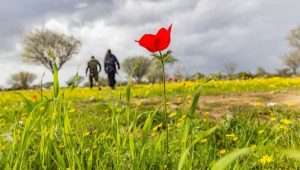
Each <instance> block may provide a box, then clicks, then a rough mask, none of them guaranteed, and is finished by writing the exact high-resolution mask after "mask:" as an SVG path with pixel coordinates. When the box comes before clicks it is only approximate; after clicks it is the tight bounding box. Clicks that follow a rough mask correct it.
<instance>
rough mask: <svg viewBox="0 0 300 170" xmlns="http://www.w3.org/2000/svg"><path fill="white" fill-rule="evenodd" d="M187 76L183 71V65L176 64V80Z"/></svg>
mask: <svg viewBox="0 0 300 170" xmlns="http://www.w3.org/2000/svg"><path fill="white" fill-rule="evenodd" d="M185 78H186V76H185V75H184V73H183V66H182V65H180V64H176V66H175V72H174V79H175V81H178V80H184V79H185Z"/></svg>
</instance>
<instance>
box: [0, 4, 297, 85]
mask: <svg viewBox="0 0 300 170" xmlns="http://www.w3.org/2000/svg"><path fill="white" fill-rule="evenodd" d="M299 11H300V2H298V1H295V0H286V1H278V0H277V1H274V0H246V1H241V0H228V1H224V0H189V1H185V2H184V3H183V1H182V0H161V1H158V0H111V1H107V0H62V1H52V0H39V1H37V0H26V1H17V0H10V1H7V2H5V5H2V6H0V21H1V23H2V24H1V25H2V27H1V28H0V36H1V47H0V67H1V68H2V70H3V72H4V74H2V75H0V84H6V80H7V78H8V76H9V74H11V73H13V72H16V71H19V70H24V69H25V70H29V71H34V70H38V73H41V72H43V71H44V68H43V67H39V66H33V65H27V64H24V63H22V62H21V57H20V52H21V50H22V46H21V44H22V38H23V36H24V34H25V33H26V32H28V31H30V30H32V29H34V28H37V27H46V28H48V29H52V30H55V31H59V32H64V33H66V34H72V35H74V36H76V37H77V38H78V39H80V40H81V41H82V44H83V45H82V48H81V52H80V54H79V55H78V56H75V57H74V59H73V60H71V61H70V62H69V63H68V64H67V65H66V66H65V67H64V69H63V70H62V72H63V74H64V75H67V76H64V77H63V78H62V80H65V79H67V78H68V76H71V74H73V72H74V71H76V70H79V71H80V72H81V73H83V71H82V70H84V65H83V64H82V63H84V62H85V61H86V60H88V58H89V56H90V55H96V56H97V57H98V58H99V59H101V58H102V57H103V55H104V53H105V51H106V49H107V48H112V49H113V50H114V52H115V53H116V55H117V56H119V58H120V59H121V60H122V59H124V58H125V57H128V56H134V55H140V54H142V55H148V52H147V51H145V50H144V49H142V48H140V47H138V46H137V44H136V43H135V42H134V40H135V39H138V38H139V37H140V36H141V35H142V34H143V33H148V32H149V33H152V32H156V29H157V28H158V27H161V26H168V25H169V24H171V23H173V25H174V30H173V34H172V36H173V41H172V44H171V49H172V50H173V51H174V55H175V56H177V57H178V58H179V60H180V62H181V63H182V65H183V66H184V67H185V70H187V71H188V72H189V73H192V72H196V71H201V72H213V71H221V70H222V69H223V68H222V67H223V64H224V63H226V62H235V63H237V64H238V65H239V70H245V71H253V70H255V68H256V67H257V66H263V67H265V68H267V69H269V70H274V69H275V68H277V67H280V66H281V61H280V59H279V56H282V55H283V54H285V53H286V52H287V50H288V44H287V41H286V36H287V34H288V31H289V30H290V29H292V28H295V27H296V26H297V25H298V24H299V23H300V13H299ZM11 68H14V69H11ZM49 77H50V75H49V76H48V78H49Z"/></svg>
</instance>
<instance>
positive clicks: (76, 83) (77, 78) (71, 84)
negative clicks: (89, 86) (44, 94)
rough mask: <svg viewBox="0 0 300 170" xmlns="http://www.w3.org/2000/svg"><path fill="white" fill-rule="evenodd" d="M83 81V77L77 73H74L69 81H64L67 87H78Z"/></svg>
mask: <svg viewBox="0 0 300 170" xmlns="http://www.w3.org/2000/svg"><path fill="white" fill-rule="evenodd" d="M83 80H84V77H83V76H80V75H79V74H78V73H76V74H75V75H74V76H72V77H70V79H69V80H67V81H66V84H67V86H68V87H73V88H74V87H78V86H79V84H80V83H82V82H83Z"/></svg>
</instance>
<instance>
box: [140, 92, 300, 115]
mask: <svg viewBox="0 0 300 170" xmlns="http://www.w3.org/2000/svg"><path fill="white" fill-rule="evenodd" d="M190 102H191V98H190V97H187V98H184V97H177V98H172V99H169V106H170V108H171V109H172V110H176V109H177V108H181V107H182V106H183V105H185V106H189V103H190ZM135 103H136V104H138V105H143V106H154V105H159V103H160V99H159V98H150V99H149V98H148V99H136V100H135ZM277 105H278V106H287V107H294V108H295V109H300V91H282V92H258V93H242V94H230V95H217V96H201V98H200V101H199V104H198V111H199V112H203V113H204V112H209V113H210V115H212V116H213V117H216V118H218V117H220V116H222V115H224V114H226V113H228V112H230V109H231V108H233V107H237V106H266V107H271V106H277Z"/></svg>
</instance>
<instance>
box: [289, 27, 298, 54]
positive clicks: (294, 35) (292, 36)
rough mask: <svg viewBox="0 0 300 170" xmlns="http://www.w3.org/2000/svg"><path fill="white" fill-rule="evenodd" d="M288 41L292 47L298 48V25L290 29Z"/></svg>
mask: <svg viewBox="0 0 300 170" xmlns="http://www.w3.org/2000/svg"><path fill="white" fill-rule="evenodd" d="M288 41H289V44H290V45H291V46H292V47H294V48H295V49H297V50H300V27H298V28H296V29H293V30H291V31H290V33H289V36H288Z"/></svg>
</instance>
